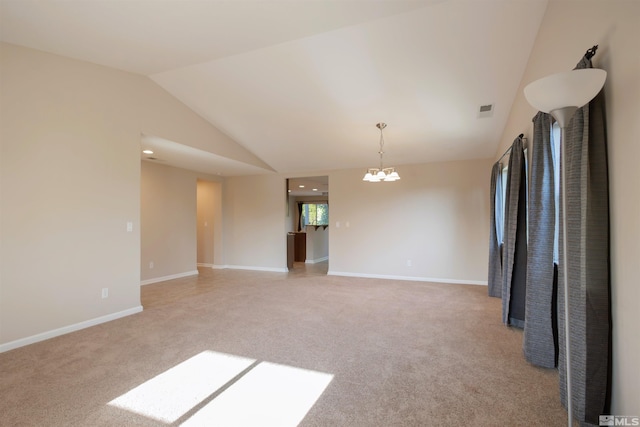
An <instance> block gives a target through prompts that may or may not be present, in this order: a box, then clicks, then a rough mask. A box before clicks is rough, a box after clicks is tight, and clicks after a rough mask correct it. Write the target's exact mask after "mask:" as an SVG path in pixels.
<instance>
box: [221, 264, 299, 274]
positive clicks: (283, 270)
mask: <svg viewBox="0 0 640 427" xmlns="http://www.w3.org/2000/svg"><path fill="white" fill-rule="evenodd" d="M213 268H215V269H225V268H228V269H229V270H253V271H272V272H275V273H287V272H288V271H289V269H287V268H278V267H253V266H250V265H214V266H213Z"/></svg>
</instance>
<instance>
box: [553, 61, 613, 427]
mask: <svg viewBox="0 0 640 427" xmlns="http://www.w3.org/2000/svg"><path fill="white" fill-rule="evenodd" d="M591 66H592V65H591V61H590V60H589V59H588V58H586V57H585V58H583V59H582V61H580V63H579V64H578V66H577V67H576V68H591ZM604 107H605V106H604V95H603V93H602V92H601V93H600V94H599V95H598V96H597V97H596V98H595V99H593V100H592V101H591V102H590V103H589V104H588V105H586V106H584V107H583V108H581V109H579V110H578V111H577V112H576V114H575V115H574V116H573V119H572V120H571V122H570V123H569V125H568V126H567V129H566V131H567V132H566V141H565V143H564V147H563V148H564V153H563V155H564V156H565V165H566V179H567V182H566V192H567V194H566V197H567V199H566V200H567V203H566V204H567V252H568V255H567V259H566V260H564V259H563V256H562V251H561V257H560V263H563V262H566V263H567V269H568V279H569V280H568V282H569V295H568V297H569V305H570V309H571V311H570V313H569V314H570V316H569V322H570V330H571V332H570V341H571V351H572V353H571V363H572V396H573V408H574V415H575V417H576V419H577V420H579V421H580V423H581V425H598V416H599V415H600V414H608V413H609V407H608V406H609V392H610V370H611V364H610V363H611V361H610V349H611V320H610V319H611V311H610V310H611V308H610V291H611V289H610V266H609V183H608V170H607V137H606V126H605V108H604ZM563 196H564V195H563ZM560 238H561V239H562V233H561V234H560ZM560 247H562V242H561V245H560ZM559 283H562V268H561V269H560V280H559ZM564 298H565V295H564V291H563V287H562V286H558V323H559V325H563V324H564V316H565V313H564V309H563V308H564ZM558 329H559V332H560V334H559V335H560V345H559V347H560V354H559V360H558V369H559V372H560V376H559V377H560V379H559V381H560V395H561V399H562V402H563V404H564V405H565V406H566V369H565V352H564V340H565V339H566V338H565V336H564V328H563V327H562V326H560V327H559V328H558Z"/></svg>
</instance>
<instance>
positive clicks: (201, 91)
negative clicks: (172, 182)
mask: <svg viewBox="0 0 640 427" xmlns="http://www.w3.org/2000/svg"><path fill="white" fill-rule="evenodd" d="M546 3H547V2H546V0H518V1H513V0H466V1H462V0H406V1H405V0H393V1H392V0H386V1H376V0H334V1H321V0H284V1H276V0H256V1H253V0H239V1H213V0H212V1H206V0H205V1H203V0H172V1H164V0H156V1H150V0H65V1H61V0H41V1H35V0H2V1H0V36H1V39H2V41H4V42H8V43H13V44H17V45H22V46H26V47H31V48H35V49H39V50H43V51H48V52H51V53H55V54H59V55H63V56H68V57H71V58H76V59H81V60H86V61H90V62H94V63H97V64H101V65H105V66H109V67H113V68H117V69H121V70H125V71H130V72H134V73H139V74H143V75H146V76H148V77H149V78H151V79H153V80H154V81H155V82H156V83H157V84H159V85H160V86H162V87H163V88H164V89H166V90H167V91H168V92H170V93H171V94H173V95H174V96H175V97H176V98H178V99H179V100H181V101H182V102H183V103H185V104H186V105H188V106H189V107H190V108H191V109H193V110H194V111H195V112H196V113H198V114H199V115H201V116H202V117H204V118H205V119H206V120H208V121H209V122H210V123H211V124H212V125H214V126H215V127H217V128H218V129H219V130H221V131H222V132H223V133H225V134H226V135H228V136H229V137H231V138H232V139H233V140H234V141H235V142H237V143H238V144H240V145H241V146H243V147H244V148H246V149H247V150H248V151H250V152H251V153H253V154H255V155H256V156H257V157H259V158H260V159H261V160H262V161H263V162H264V163H266V164H267V165H268V166H270V167H271V169H262V168H259V167H256V166H253V165H248V164H244V163H242V162H237V161H232V160H230V159H225V158H224V157H222V156H220V155H219V153H215V152H203V151H202V150H196V149H192V148H191V147H185V146H181V145H180V143H181V141H167V140H165V139H163V135H147V136H145V137H143V139H142V141H141V143H142V144H144V143H145V141H146V143H148V144H155V147H156V148H155V150H154V151H156V150H159V151H158V152H156V153H155V154H154V155H155V156H156V157H158V158H161V160H162V161H164V162H165V163H166V164H173V165H176V166H180V167H187V168H192V169H194V170H199V171H202V172H207V173H213V174H221V175H226V176H231V175H242V174H256V173H270V172H272V171H274V170H275V171H277V172H283V173H289V174H300V173H304V172H307V171H328V170H332V169H344V168H367V167H372V166H376V165H377V162H378V154H377V152H378V142H379V131H378V129H377V128H376V127H375V124H376V123H378V122H386V123H387V124H388V126H387V128H386V129H385V134H384V137H385V142H386V144H385V163H386V164H387V165H392V166H401V165H403V164H416V163H428V162H436V161H450V160H462V159H473V158H487V157H492V156H494V155H495V151H496V149H497V145H498V143H499V140H500V138H501V135H502V132H503V129H504V126H505V124H506V121H507V118H508V114H509V110H510V108H511V104H512V102H513V100H514V98H515V96H516V91H517V90H518V87H519V85H520V80H521V78H522V74H523V72H524V69H525V66H526V63H527V60H528V58H529V54H530V51H531V48H532V46H533V43H534V40H535V37H536V35H537V32H538V28H539V26H540V23H541V21H542V17H543V15H544V11H545V8H546ZM484 105H491V106H492V108H491V111H490V112H488V113H480V107H481V106H484Z"/></svg>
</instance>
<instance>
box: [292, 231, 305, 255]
mask: <svg viewBox="0 0 640 427" xmlns="http://www.w3.org/2000/svg"><path fill="white" fill-rule="evenodd" d="M294 234H295V239H294V240H295V245H294V246H295V249H294V253H295V255H294V260H295V261H296V262H305V261H306V260H307V233H302V232H297V233H294Z"/></svg>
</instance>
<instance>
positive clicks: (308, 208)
mask: <svg viewBox="0 0 640 427" xmlns="http://www.w3.org/2000/svg"><path fill="white" fill-rule="evenodd" d="M302 225H303V226H307V225H329V205H328V204H327V203H303V204H302Z"/></svg>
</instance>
